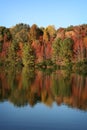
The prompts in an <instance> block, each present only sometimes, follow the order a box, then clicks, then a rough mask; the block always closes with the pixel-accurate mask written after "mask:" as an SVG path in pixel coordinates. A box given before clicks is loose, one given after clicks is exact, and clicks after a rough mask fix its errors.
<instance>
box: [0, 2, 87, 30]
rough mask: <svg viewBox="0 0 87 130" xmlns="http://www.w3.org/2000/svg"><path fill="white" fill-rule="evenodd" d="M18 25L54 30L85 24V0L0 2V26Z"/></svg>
mask: <svg viewBox="0 0 87 130" xmlns="http://www.w3.org/2000/svg"><path fill="white" fill-rule="evenodd" d="M18 23H26V24H29V25H30V26H31V25H32V24H34V23H35V24H37V25H38V26H39V27H41V26H43V27H47V26H48V25H55V27H56V28H59V27H67V26H70V25H80V24H84V23H85V24H86V23H87V0H0V26H6V27H11V26H14V25H16V24H18Z"/></svg>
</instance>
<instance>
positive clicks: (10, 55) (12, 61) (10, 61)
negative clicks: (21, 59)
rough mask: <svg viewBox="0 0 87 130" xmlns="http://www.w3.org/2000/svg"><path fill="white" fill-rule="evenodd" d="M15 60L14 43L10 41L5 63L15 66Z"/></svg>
mask: <svg viewBox="0 0 87 130" xmlns="http://www.w3.org/2000/svg"><path fill="white" fill-rule="evenodd" d="M16 60H17V54H16V50H15V45H14V44H13V43H12V44H11V45H10V47H9V48H8V53H7V57H6V63H7V65H10V66H11V67H15V66H16Z"/></svg>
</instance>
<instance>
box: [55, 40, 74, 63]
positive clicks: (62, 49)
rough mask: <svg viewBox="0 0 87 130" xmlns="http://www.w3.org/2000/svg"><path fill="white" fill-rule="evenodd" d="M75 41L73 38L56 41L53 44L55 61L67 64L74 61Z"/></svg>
mask: <svg viewBox="0 0 87 130" xmlns="http://www.w3.org/2000/svg"><path fill="white" fill-rule="evenodd" d="M73 43H74V42H73V40H72V39H71V38H65V39H64V40H61V39H60V38H58V39H56V40H55V41H54V42H53V61H54V62H60V63H63V64H67V63H68V62H71V61H72V54H73V48H72V47H73Z"/></svg>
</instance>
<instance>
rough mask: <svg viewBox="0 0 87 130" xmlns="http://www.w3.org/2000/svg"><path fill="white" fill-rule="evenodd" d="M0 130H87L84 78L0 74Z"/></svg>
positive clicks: (67, 74) (86, 81)
mask: <svg viewBox="0 0 87 130" xmlns="http://www.w3.org/2000/svg"><path fill="white" fill-rule="evenodd" d="M0 130H87V76H83V75H79V74H75V73H70V72H67V71H65V70H57V71H55V72H52V70H51V69H48V70H47V71H46V70H43V71H37V70H35V71H34V70H28V69H27V68H23V69H22V71H14V69H11V70H9V71H5V70H3V69H2V70H0Z"/></svg>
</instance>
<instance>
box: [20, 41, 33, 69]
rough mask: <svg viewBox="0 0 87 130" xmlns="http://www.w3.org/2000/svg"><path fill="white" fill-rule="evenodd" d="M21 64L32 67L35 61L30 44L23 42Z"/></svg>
mask: <svg viewBox="0 0 87 130" xmlns="http://www.w3.org/2000/svg"><path fill="white" fill-rule="evenodd" d="M22 61H23V65H24V66H26V67H34V63H35V55H34V51H33V49H32V47H31V44H29V43H25V44H24V46H23V57H22Z"/></svg>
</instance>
